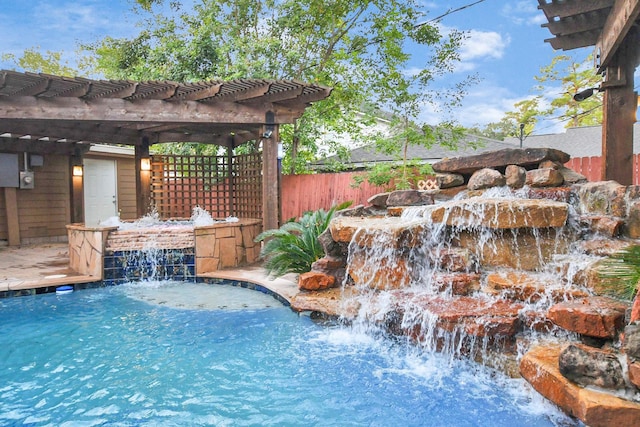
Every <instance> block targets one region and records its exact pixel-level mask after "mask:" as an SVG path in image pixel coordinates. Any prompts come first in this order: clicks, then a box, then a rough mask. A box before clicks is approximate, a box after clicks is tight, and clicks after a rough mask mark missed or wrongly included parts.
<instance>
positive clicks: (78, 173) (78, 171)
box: [72, 165, 83, 176]
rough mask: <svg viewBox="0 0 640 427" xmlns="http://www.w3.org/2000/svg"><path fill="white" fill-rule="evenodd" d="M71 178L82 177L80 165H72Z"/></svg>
mask: <svg viewBox="0 0 640 427" xmlns="http://www.w3.org/2000/svg"><path fill="white" fill-rule="evenodd" d="M72 173H73V176H82V175H83V170H82V165H73V172H72Z"/></svg>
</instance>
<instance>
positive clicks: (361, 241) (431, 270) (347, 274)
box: [292, 149, 640, 426]
mask: <svg viewBox="0 0 640 427" xmlns="http://www.w3.org/2000/svg"><path fill="white" fill-rule="evenodd" d="M568 160H569V157H568V155H566V154H565V153H562V152H558V151H556V150H548V149H524V150H523V149H520V150H518V149H515V150H501V151H498V152H493V153H486V154H482V155H478V156H472V157H468V158H454V159H446V160H444V161H442V162H440V163H437V164H434V170H436V171H437V172H439V173H438V175H437V176H436V179H437V180H438V183H439V184H440V189H439V190H436V191H428V192H425V191H418V190H406V191H399V192H393V193H389V194H381V195H377V196H374V197H372V198H371V199H370V203H371V205H370V206H366V207H365V206H359V207H356V208H353V209H350V210H348V211H344V212H341V214H340V215H339V216H337V217H336V218H334V220H333V221H332V222H331V224H330V226H329V229H328V230H327V231H326V232H325V234H324V235H323V236H321V242H322V244H323V247H324V248H325V253H326V256H325V257H324V258H322V259H320V260H318V261H317V262H316V263H315V264H314V266H313V268H312V271H311V272H309V273H305V274H302V275H301V276H300V281H299V286H300V288H301V289H302V290H303V291H302V292H301V293H300V294H299V295H298V296H297V297H296V298H295V299H294V301H293V302H292V307H293V308H294V309H296V310H299V311H311V312H315V313H319V314H321V315H323V316H329V317H334V318H339V319H341V320H342V321H345V322H349V323H356V322H359V323H363V324H367V325H370V326H371V327H375V328H377V329H378V330H380V331H383V332H384V333H388V334H391V335H394V336H399V337H406V338H407V339H408V340H410V341H412V342H413V343H414V344H416V345H420V346H422V347H424V348H427V349H431V350H434V351H441V352H445V353H447V354H449V355H451V358H452V360H454V359H455V358H457V357H472V358H474V359H476V360H479V361H482V363H485V364H487V365H490V366H493V367H497V368H500V369H504V370H506V371H508V372H509V373H510V374H512V375H522V376H523V377H524V378H525V379H526V380H527V381H529V382H530V383H531V384H532V385H533V387H534V388H535V389H536V390H538V391H539V392H540V393H541V394H543V395H544V396H546V397H547V398H549V399H551V400H552V401H553V402H554V403H556V404H557V405H558V406H560V407H561V408H562V409H564V410H565V411H566V412H568V413H569V414H571V415H573V416H575V417H577V418H579V419H581V420H582V421H583V422H585V423H586V424H588V425H594V426H596V425H615V424H616V423H617V424H619V425H634V424H637V423H638V420H640V344H638V343H639V342H640V319H639V318H638V317H639V316H638V314H637V311H639V309H636V310H635V311H634V313H636V315H635V318H634V316H630V315H629V313H630V312H631V310H630V307H631V305H630V304H629V302H628V301H620V300H617V299H615V298H611V297H610V296H607V295H606V292H605V291H606V289H603V287H602V281H601V277H600V275H599V273H598V271H599V268H600V266H601V264H602V261H603V259H605V258H606V257H608V256H611V255H612V254H615V253H616V252H617V251H620V250H622V249H623V248H625V247H628V246H630V245H634V244H638V243H639V242H638V241H637V240H636V239H638V238H640V187H636V186H629V187H625V186H622V185H620V184H618V183H615V182H612V181H609V182H597V183H588V182H586V180H584V177H582V176H581V175H579V174H577V173H575V172H574V171H571V170H569V169H567V168H566V167H565V166H564V163H566V162H567V161H568ZM460 182H463V183H464V184H463V185H457V186H456V187H452V188H446V187H447V186H448V184H447V183H460ZM637 300H638V299H637V298H636V303H637Z"/></svg>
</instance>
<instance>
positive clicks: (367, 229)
mask: <svg viewBox="0 0 640 427" xmlns="http://www.w3.org/2000/svg"><path fill="white" fill-rule="evenodd" d="M328 230H329V233H331V238H332V239H333V241H335V242H338V243H345V244H348V243H350V242H351V241H352V240H354V241H355V243H357V244H358V245H359V246H361V247H380V245H386V247H389V248H403V247H406V248H411V247H414V246H416V245H418V244H419V243H420V242H421V237H422V232H423V231H424V225H423V224H420V223H418V222H409V223H407V222H399V221H398V219H397V218H394V217H390V218H357V217H338V218H333V219H332V220H331V222H330V223H329V227H328Z"/></svg>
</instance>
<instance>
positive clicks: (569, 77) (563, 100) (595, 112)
mask: <svg viewBox="0 0 640 427" xmlns="http://www.w3.org/2000/svg"><path fill="white" fill-rule="evenodd" d="M592 63H593V61H592V56H589V57H587V58H586V59H585V60H584V61H583V62H581V63H576V62H575V61H573V59H572V58H571V57H570V56H567V55H558V56H556V57H554V58H553V59H552V60H551V63H550V64H549V65H547V66H545V67H542V68H541V69H540V75H538V76H536V77H534V78H535V80H536V81H537V82H538V83H539V84H538V85H537V86H536V87H534V90H536V91H537V92H539V93H541V94H540V95H537V96H535V97H533V98H529V99H525V100H523V101H520V102H517V103H515V104H514V110H512V111H508V112H506V113H505V115H504V116H503V118H502V119H501V120H500V121H498V122H494V123H489V124H487V125H486V126H484V127H483V128H480V129H478V128H475V129H473V130H474V131H475V132H477V133H479V134H480V135H483V136H486V137H488V138H494V139H500V140H502V139H504V138H506V137H508V136H513V137H518V136H519V135H520V124H524V125H525V127H524V129H523V133H524V135H525V136H526V135H529V134H530V133H532V132H534V131H535V127H536V125H537V124H538V122H539V120H540V119H543V118H551V117H553V116H554V115H556V116H558V117H559V118H560V119H562V120H564V121H565V122H566V124H565V127H566V128H570V127H576V126H591V125H598V124H601V123H602V95H601V94H600V93H599V92H597V91H596V92H595V93H594V96H592V97H590V98H587V99H586V100H584V101H582V102H578V101H576V100H575V99H574V98H573V97H574V95H575V94H577V93H578V92H581V91H582V90H584V89H588V88H595V87H598V85H599V84H600V81H601V77H600V76H598V75H597V74H596V73H595V71H594V70H593V67H592V66H591V64H592ZM557 84H560V91H559V95H558V96H556V97H555V98H552V99H551V100H550V102H549V106H548V107H546V108H545V107H543V106H542V104H544V102H543V95H542V94H545V93H549V92H550V90H549V86H556V85H557ZM556 90H557V89H556Z"/></svg>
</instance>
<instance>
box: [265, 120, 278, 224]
mask: <svg viewBox="0 0 640 427" xmlns="http://www.w3.org/2000/svg"><path fill="white" fill-rule="evenodd" d="M269 113H270V112H267V116H268V115H269ZM267 122H269V120H267ZM261 135H262V230H263V231H266V230H273V229H275V228H278V212H279V203H278V200H279V197H278V141H279V140H280V135H279V129H278V125H276V124H267V125H264V126H263V129H262V132H261Z"/></svg>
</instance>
